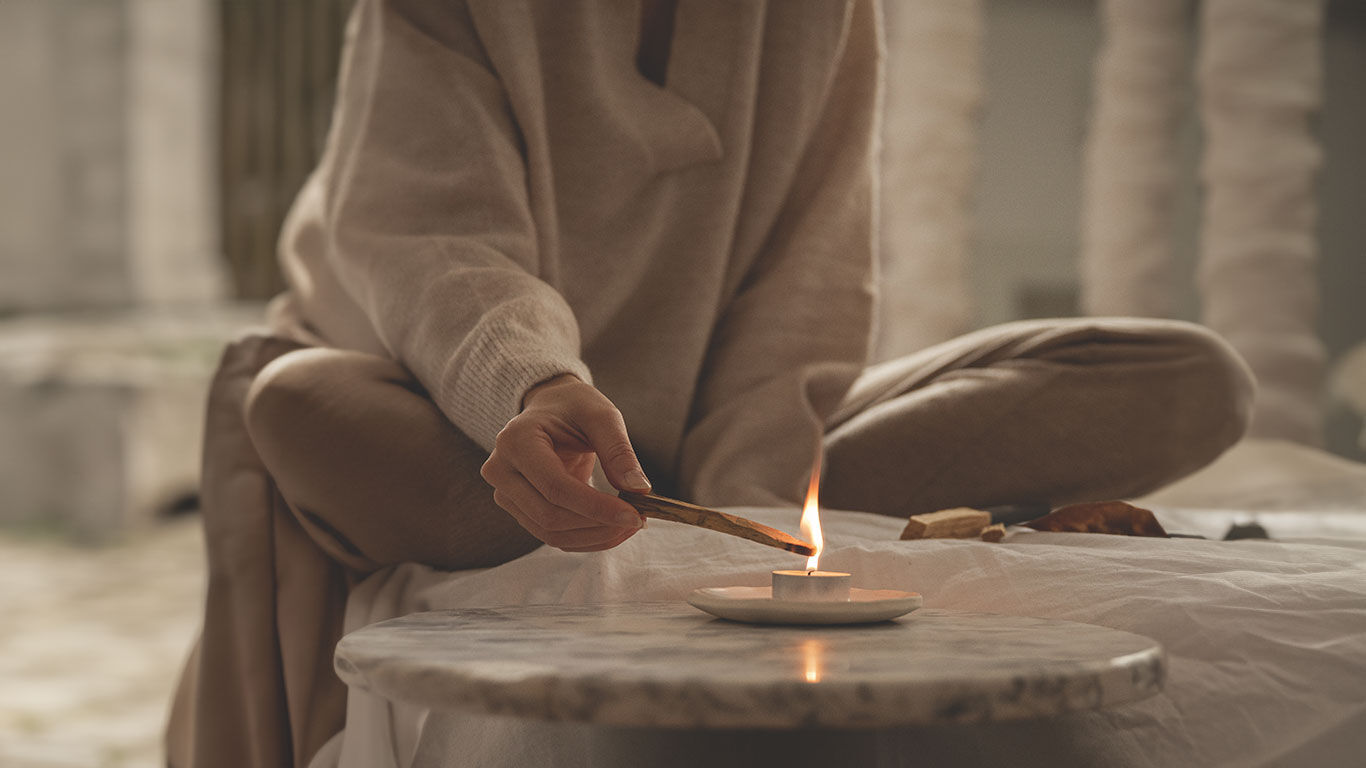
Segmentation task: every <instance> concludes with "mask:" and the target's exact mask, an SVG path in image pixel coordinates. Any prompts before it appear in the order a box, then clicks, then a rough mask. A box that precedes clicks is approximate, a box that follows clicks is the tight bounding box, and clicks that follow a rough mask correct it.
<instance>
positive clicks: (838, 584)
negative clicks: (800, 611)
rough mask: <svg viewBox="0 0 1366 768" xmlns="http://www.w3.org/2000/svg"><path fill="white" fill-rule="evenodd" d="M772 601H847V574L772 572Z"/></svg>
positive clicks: (834, 572)
mask: <svg viewBox="0 0 1366 768" xmlns="http://www.w3.org/2000/svg"><path fill="white" fill-rule="evenodd" d="M773 599H774V600H793V601H796V602H805V603H814V602H824V603H835V602H841V601H844V600H848V599H849V574H847V573H840V572H838V571H774V572H773Z"/></svg>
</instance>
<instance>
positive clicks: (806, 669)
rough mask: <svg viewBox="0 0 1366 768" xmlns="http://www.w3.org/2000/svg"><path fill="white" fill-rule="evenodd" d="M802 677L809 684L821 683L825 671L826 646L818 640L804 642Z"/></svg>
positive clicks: (802, 646)
mask: <svg viewBox="0 0 1366 768" xmlns="http://www.w3.org/2000/svg"><path fill="white" fill-rule="evenodd" d="M801 651H802V677H803V678H804V679H805V680H806V682H808V683H819V682H820V681H821V674H822V673H823V672H824V671H825V670H824V666H825V664H824V661H825V644H824V643H822V642H821V641H820V640H818V639H816V638H808V639H806V640H803V641H802V644H801Z"/></svg>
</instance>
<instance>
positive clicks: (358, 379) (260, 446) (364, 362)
mask: <svg viewBox="0 0 1366 768" xmlns="http://www.w3.org/2000/svg"><path fill="white" fill-rule="evenodd" d="M405 376H406V374H405V373H404V371H403V369H402V368H401V367H400V366H399V365H398V364H396V363H394V362H392V361H390V360H386V359H384V358H380V357H376V356H374V355H369V354H365V353H361V352H352V351H348V350H338V349H326V348H321V347H310V348H308V349H298V350H295V351H293V352H289V353H287V354H284V355H281V356H280V357H277V358H276V359H274V360H272V361H271V362H270V363H268V364H267V365H266V366H265V367H264V368H262V369H261V371H260V372H259V373H257V374H256V377H255V378H254V379H253V380H252V383H251V388H250V389H249V390H248V391H247V396H246V400H245V402H244V403H243V417H244V419H245V422H246V426H247V433H248V434H249V435H250V436H251V439H252V442H253V443H255V444H256V447H257V450H258V451H261V452H262V454H270V453H275V451H274V450H272V449H273V448H275V447H278V446H281V445H282V444H283V443H284V442H285V441H287V440H288V438H289V436H291V435H301V434H308V433H310V432H312V431H314V430H313V429H312V427H314V426H317V425H316V423H315V422H317V421H318V420H319V419H325V418H328V417H327V416H326V414H328V413H329V412H331V411H332V410H334V403H336V401H338V400H339V399H340V398H341V397H343V396H345V395H346V394H347V393H348V392H354V391H355V388H356V387H362V388H363V387H365V386H367V385H368V384H376V385H378V384H380V383H381V382H385V381H393V380H395V379H396V378H398V377H405Z"/></svg>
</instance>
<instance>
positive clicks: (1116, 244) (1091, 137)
mask: <svg viewBox="0 0 1366 768" xmlns="http://www.w3.org/2000/svg"><path fill="white" fill-rule="evenodd" d="M1099 10H1100V21H1101V31H1102V35H1103V42H1102V44H1101V50H1100V53H1099V55H1098V56H1097V57H1096V64H1095V74H1094V83H1095V87H1094V89H1093V94H1094V96H1093V107H1092V112H1091V122H1090V126H1089V130H1088V136H1087V140H1086V146H1085V150H1084V153H1085V154H1084V160H1083V179H1082V213H1081V224H1082V227H1081V265H1080V266H1081V268H1080V278H1081V305H1082V309H1083V311H1085V313H1086V314H1088V315H1134V316H1140V317H1170V316H1172V315H1173V306H1174V303H1175V300H1176V284H1175V279H1174V276H1173V273H1174V265H1173V262H1174V258H1173V248H1172V238H1173V234H1174V228H1175V216H1176V197H1177V194H1178V184H1179V177H1180V169H1179V167H1178V163H1179V158H1180V152H1179V146H1178V134H1179V129H1180V125H1181V121H1182V119H1183V118H1184V116H1185V114H1186V108H1187V102H1186V100H1185V98H1184V96H1185V94H1186V93H1187V92H1188V88H1187V84H1188V82H1189V75H1190V53H1191V50H1190V47H1191V33H1190V27H1191V13H1192V11H1193V7H1192V3H1191V0H1102V1H1101V3H1100V9H1099Z"/></svg>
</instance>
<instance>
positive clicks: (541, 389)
mask: <svg viewBox="0 0 1366 768" xmlns="http://www.w3.org/2000/svg"><path fill="white" fill-rule="evenodd" d="M581 381H582V379H580V378H579V377H578V376H575V375H574V374H572V373H561V374H558V375H556V376H552V377H550V378H548V379H546V380H545V381H542V382H538V383H536V384H533V385H532V386H531V388H530V389H528V390H527V391H526V394H524V395H522V410H523V411H525V410H526V409H527V408H530V407H531V401H532V400H533V399H534V398H536V397H537V396H539V395H542V394H544V393H545V392H547V391H548V390H551V389H554V388H556V387H560V386H564V385H566V384H573V383H575V382H581Z"/></svg>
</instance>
